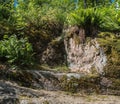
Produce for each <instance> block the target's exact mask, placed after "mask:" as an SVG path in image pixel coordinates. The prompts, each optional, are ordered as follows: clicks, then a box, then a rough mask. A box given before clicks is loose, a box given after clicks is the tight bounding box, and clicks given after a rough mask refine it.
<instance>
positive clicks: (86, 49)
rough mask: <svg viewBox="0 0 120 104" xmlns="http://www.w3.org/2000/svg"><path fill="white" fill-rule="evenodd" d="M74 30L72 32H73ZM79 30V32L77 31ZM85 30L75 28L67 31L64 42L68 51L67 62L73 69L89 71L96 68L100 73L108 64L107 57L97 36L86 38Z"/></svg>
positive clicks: (75, 70)
mask: <svg viewBox="0 0 120 104" xmlns="http://www.w3.org/2000/svg"><path fill="white" fill-rule="evenodd" d="M71 31H72V32H71ZM77 31H78V32H77ZM81 31H83V30H79V29H77V30H76V29H74V28H73V27H72V28H71V29H70V30H69V31H67V33H66V35H68V37H66V38H65V41H64V44H65V49H66V53H67V62H68V66H69V68H70V69H71V71H74V72H87V73H90V72H91V71H92V70H96V71H97V72H98V73H102V72H103V68H104V67H105V65H106V64H107V57H106V55H105V53H104V50H103V49H102V47H100V44H99V43H98V42H97V40H96V38H94V39H92V38H91V39H90V37H89V38H88V39H89V40H87V38H86V40H85V36H84V33H83V32H81ZM83 36H84V37H83Z"/></svg>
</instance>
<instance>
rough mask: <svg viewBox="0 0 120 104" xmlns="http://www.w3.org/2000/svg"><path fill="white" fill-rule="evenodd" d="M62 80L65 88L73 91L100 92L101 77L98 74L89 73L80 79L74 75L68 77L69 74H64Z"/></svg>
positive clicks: (62, 85)
mask: <svg viewBox="0 0 120 104" xmlns="http://www.w3.org/2000/svg"><path fill="white" fill-rule="evenodd" d="M60 82H61V87H62V88H63V90H64V91H68V92H71V93H75V92H78V91H80V92H81V91H84V92H85V93H93V92H96V93H99V89H100V87H99V82H100V78H99V76H98V75H87V76H84V77H81V78H80V79H77V78H74V77H72V78H70V79H68V78H67V76H64V77H63V78H62V79H61V81H60Z"/></svg>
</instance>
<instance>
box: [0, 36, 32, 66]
mask: <svg viewBox="0 0 120 104" xmlns="http://www.w3.org/2000/svg"><path fill="white" fill-rule="evenodd" d="M32 56H33V50H32V46H31V44H30V43H29V42H28V39H27V38H20V39H18V38H17V37H16V36H15V35H12V36H10V37H8V36H6V35H5V36H4V39H3V40H1V41H0V57H1V61H2V59H6V61H7V62H8V63H10V64H15V65H21V66H22V65H30V64H32Z"/></svg>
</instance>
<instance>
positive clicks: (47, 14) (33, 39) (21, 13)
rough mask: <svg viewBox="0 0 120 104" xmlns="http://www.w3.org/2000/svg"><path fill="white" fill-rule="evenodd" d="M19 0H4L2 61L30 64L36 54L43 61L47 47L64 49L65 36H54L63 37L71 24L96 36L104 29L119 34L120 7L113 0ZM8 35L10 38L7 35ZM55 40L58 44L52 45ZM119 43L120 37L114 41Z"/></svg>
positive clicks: (0, 18) (0, 8)
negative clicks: (15, 1) (76, 0)
mask: <svg viewBox="0 0 120 104" xmlns="http://www.w3.org/2000/svg"><path fill="white" fill-rule="evenodd" d="M18 2H19V5H18V6H17V7H14V6H13V0H12V1H9V0H8V1H6V2H5V1H1V2H0V12H1V14H0V28H1V29H0V40H1V41H0V45H1V47H0V51H1V53H0V56H1V61H5V62H9V63H10V64H17V65H24V64H30V63H31V60H32V56H33V57H35V59H36V62H39V63H41V60H40V59H41V58H42V55H43V53H45V51H46V50H47V49H49V48H50V47H52V48H53V47H55V48H56V49H58V48H59V49H62V48H61V47H62V46H61V44H62V45H63V40H62V42H61V41H60V43H59V41H58V42H57V44H56V42H54V40H59V38H60V37H63V30H64V29H65V28H66V27H68V26H76V25H77V26H78V27H79V28H82V29H83V30H84V31H85V36H93V37H94V36H97V34H98V33H100V32H103V31H104V32H111V33H115V34H116V33H119V30H120V11H119V10H118V9H116V7H115V5H116V2H114V3H112V4H111V3H110V2H109V0H105V1H100V0H99V1H98V0H89V1H86V0H81V1H79V2H78V4H76V2H74V0H61V1H59V0H31V1H29V0H26V1H24V2H23V1H22V0H18ZM13 34H14V35H13ZM4 35H5V36H6V35H7V36H8V37H10V38H9V39H8V38H7V39H6V38H3V37H4ZM113 36H114V35H113ZM106 41H107V40H106ZM106 41H104V43H105V42H106ZM53 42H54V44H56V45H54V46H50V45H52V44H51V43H53ZM58 43H59V44H58ZM8 44H9V45H8ZM107 44H109V43H107ZM111 44H112V43H111ZM118 44H119V40H118V41H117V42H116V43H113V45H118ZM118 47H119V45H118ZM13 48H14V49H13ZM32 48H33V49H32ZM117 49H118V48H117ZM117 49H116V50H117ZM118 50H119V49H118ZM62 51H63V54H64V53H65V52H64V50H63V49H62ZM57 52H58V53H59V51H57ZM113 53H114V54H115V52H113ZM63 54H62V55H63ZM62 55H61V56H62ZM57 56H59V55H57ZM3 57H4V58H3ZM60 59H61V60H62V61H61V62H63V63H64V64H65V62H64V61H63V60H64V59H63V58H60Z"/></svg>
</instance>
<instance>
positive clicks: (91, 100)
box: [20, 90, 120, 104]
mask: <svg viewBox="0 0 120 104" xmlns="http://www.w3.org/2000/svg"><path fill="white" fill-rule="evenodd" d="M40 93H41V96H40V97H38V98H25V97H21V98H20V99H21V100H20V104H120V96H112V95H96V94H92V95H85V94H80V93H78V94H70V93H67V92H61V91H44V90H40Z"/></svg>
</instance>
